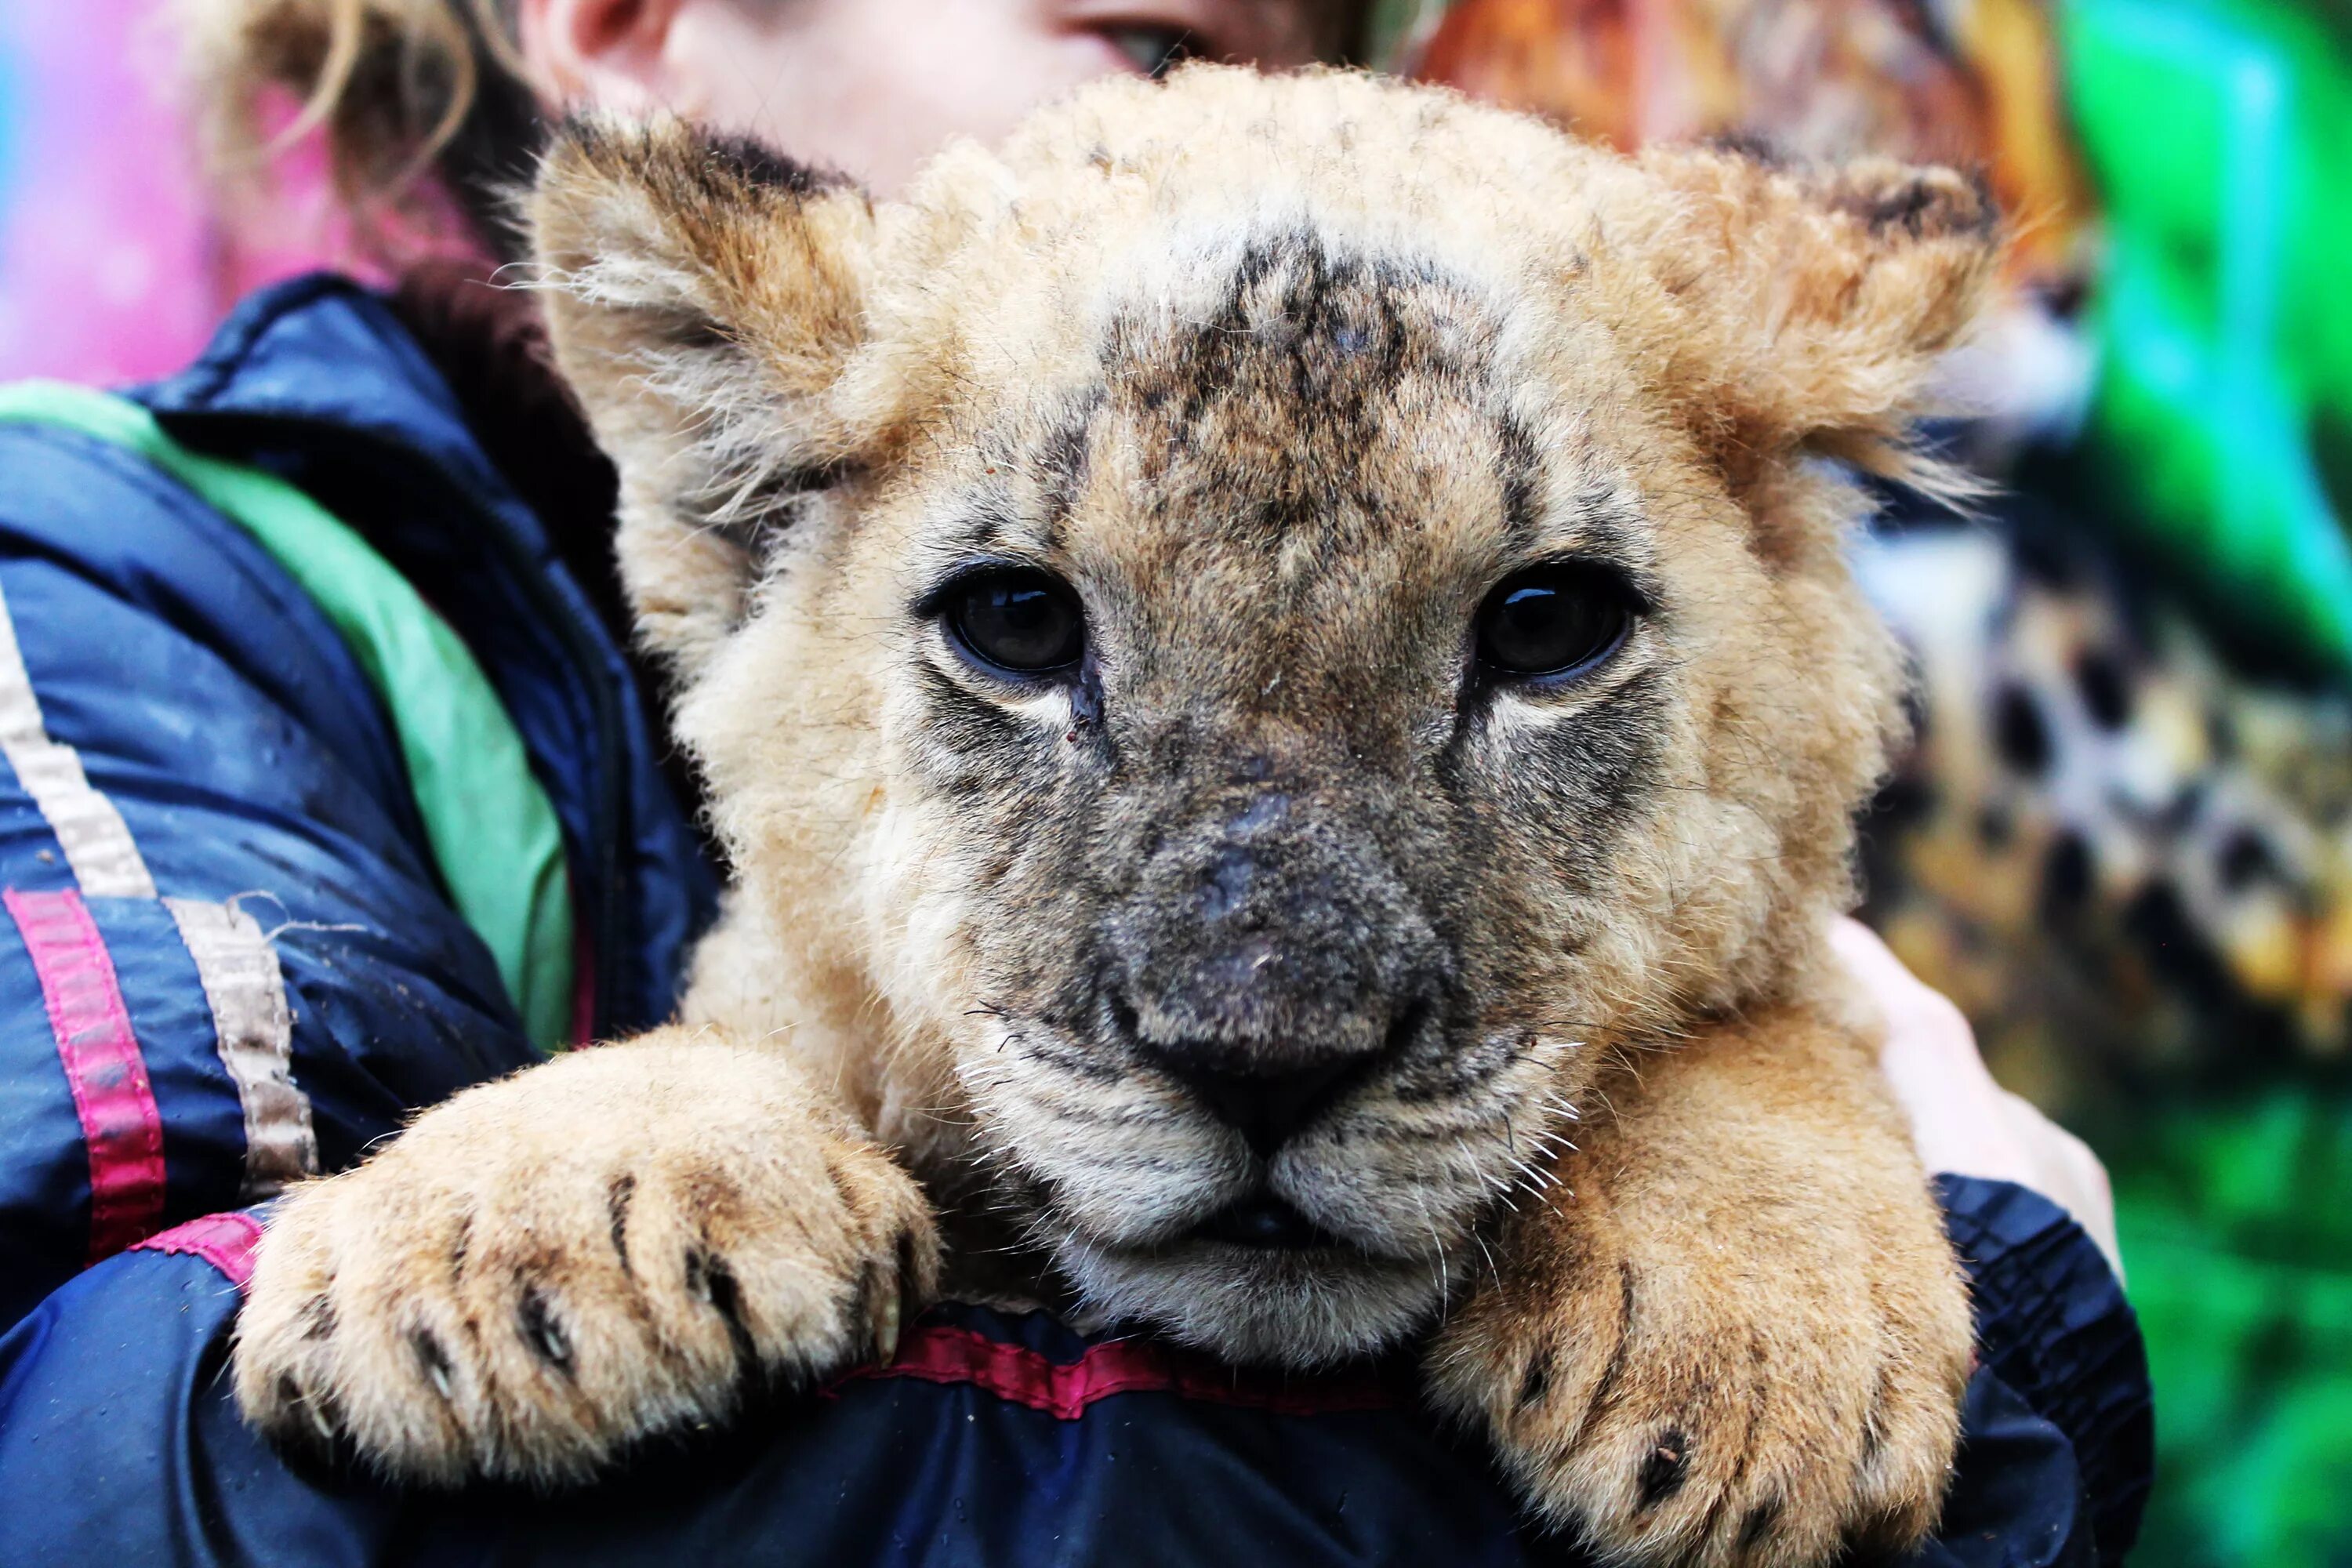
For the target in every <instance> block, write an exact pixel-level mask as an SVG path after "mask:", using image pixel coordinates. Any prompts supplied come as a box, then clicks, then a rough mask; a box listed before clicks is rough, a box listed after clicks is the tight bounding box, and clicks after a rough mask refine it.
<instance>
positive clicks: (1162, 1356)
mask: <svg viewBox="0 0 2352 1568" xmlns="http://www.w3.org/2000/svg"><path fill="white" fill-rule="evenodd" d="M879 1377H911V1378H916V1379H918V1380H919V1381H921V1382H924V1383H941V1384H958V1383H962V1384H972V1385H973V1386H975V1387H978V1388H982V1389H985V1390H986V1391H987V1392H989V1393H991V1394H995V1395H996V1396H997V1397H998V1398H1000V1399H1004V1400H1009V1401H1011V1402H1012V1403H1013V1404H1015V1405H1027V1406H1028V1407H1029V1408H1030V1409H1032V1410H1042V1411H1044V1412H1045V1414H1046V1415H1051V1416H1053V1417H1054V1418H1055V1420H1057V1421H1075V1420H1076V1419H1077V1418H1078V1416H1079V1415H1080V1414H1081V1413H1083V1412H1084V1411H1085V1409H1086V1408H1087V1405H1092V1404H1093V1403H1094V1402H1095V1401H1097V1399H1108V1398H1109V1397H1110V1396H1111V1395H1112V1394H1179V1395H1181V1396H1182V1397H1183V1398H1186V1399H1199V1400H1205V1401H1208V1402H1210V1403H1212V1404H1217V1405H1247V1406H1249V1407H1251V1408H1253V1409H1257V1410H1271V1411H1273V1412H1275V1413H1276V1414H1277V1415H1321V1414H1325V1413H1328V1412H1332V1411H1342V1410H1379V1409H1384V1408H1386V1407H1388V1406H1390V1405H1394V1404H1395V1403H1397V1401H1396V1397H1395V1394H1394V1392H1393V1391H1392V1390H1391V1389H1390V1388H1389V1387H1388V1386H1387V1385H1386V1384H1382V1383H1381V1381H1380V1380H1378V1379H1377V1378H1374V1377H1371V1376H1370V1375H1366V1374H1356V1375H1346V1374H1342V1375H1339V1376H1328V1375H1326V1376H1314V1375H1307V1376H1300V1377H1296V1378H1284V1377H1282V1376H1280V1375H1279V1374H1276V1373H1264V1372H1242V1371H1236V1370H1234V1369H1233V1368H1229V1367H1224V1366H1220V1365H1217V1364H1214V1363H1210V1362H1208V1361H1206V1360H1202V1359H1199V1358H1195V1357H1192V1356H1188V1355H1186V1354H1185V1353H1184V1352H1181V1351H1178V1350H1175V1349H1172V1348H1171V1347H1167V1346H1162V1345H1157V1344H1153V1343H1150V1342H1147V1341H1141V1340H1114V1341H1112V1342H1109V1343H1108V1344H1099V1345H1095V1346H1092V1347H1090V1348H1089V1349H1088V1350H1087V1352H1086V1354H1084V1355H1082V1356H1080V1357H1079V1358H1078V1359H1077V1360H1076V1361H1075V1362H1056V1361H1051V1360H1048V1359H1047V1358H1046V1357H1045V1356H1042V1355H1040V1354H1038V1353H1037V1352H1035V1351H1033V1350H1030V1349H1029V1348H1027V1347H1026V1346H1024V1345H1013V1344H1005V1343H1003V1342H1001V1341H997V1340H992V1339H990V1338H989V1337H988V1336H987V1335H985V1334H981V1333H975V1332H973V1331H971V1330H970V1329H960V1328H954V1327H951V1326H949V1325H945V1324H940V1325H932V1326H927V1327H920V1328H918V1329H916V1330H915V1331H913V1332H911V1333H909V1334H908V1336H907V1337H906V1339H905V1340H903V1341H902V1342H900V1343H899V1346H898V1360H897V1361H895V1362H892V1363H890V1364H889V1365H888V1366H870V1367H865V1368H862V1369H860V1370H859V1371H856V1372H854V1373H850V1374H849V1375H848V1376H847V1377H845V1378H842V1379H841V1380H839V1382H837V1383H835V1384H834V1387H835V1388H838V1387H840V1386H841V1384H844V1383H851V1382H855V1381H857V1380H860V1379H864V1378H879ZM828 1392H830V1390H828Z"/></svg>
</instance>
